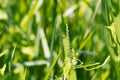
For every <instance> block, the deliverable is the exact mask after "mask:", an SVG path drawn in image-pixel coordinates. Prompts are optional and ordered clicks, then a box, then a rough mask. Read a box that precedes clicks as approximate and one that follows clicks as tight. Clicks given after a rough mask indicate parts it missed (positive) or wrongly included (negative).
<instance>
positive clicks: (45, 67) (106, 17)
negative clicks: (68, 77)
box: [0, 0, 120, 80]
mask: <svg viewBox="0 0 120 80" xmlns="http://www.w3.org/2000/svg"><path fill="white" fill-rule="evenodd" d="M119 2H120V1H119V0H0V80H43V79H44V77H45V76H46V75H47V74H48V72H49V70H50V68H51V66H53V65H54V66H53V68H52V70H51V71H50V74H51V75H49V76H51V77H49V78H48V79H49V80H63V75H64V74H63V68H64V64H65V63H64V59H65V57H66V54H65V50H66V48H65V47H64V43H63V39H64V38H65V37H66V24H68V27H69V37H70V39H69V41H70V44H71V45H70V46H71V47H72V48H73V49H74V50H75V52H77V53H79V55H78V57H77V58H78V59H80V60H81V61H83V62H84V64H94V63H96V62H99V63H100V64H102V63H103V62H104V61H105V59H106V57H107V56H109V55H111V54H110V52H111V51H110V50H113V52H114V54H118V53H119V51H118V52H117V50H119V45H118V47H117V48H116V47H114V46H112V47H111V48H109V47H107V45H108V46H109V45H110V46H111V45H114V44H112V42H111V44H109V43H107V42H109V41H110V40H111V41H113V40H112V38H110V37H111V36H112V35H111V32H110V30H109V31H108V34H109V36H107V35H105V33H106V31H105V29H106V27H107V26H110V25H111V23H113V22H114V17H116V16H117V15H118V14H119ZM118 23H119V20H118ZM117 29H119V28H117ZM118 32H119V31H118ZM110 35H111V36H110ZM117 36H119V35H117ZM66 44H67V43H66ZM116 45H117V43H116ZM108 48H109V49H108ZM58 54H60V57H59V58H58V60H57V61H56V62H54V61H55V60H56V57H57V55H58ZM118 58H119V57H118ZM54 63H55V64H54ZM75 72H76V79H77V80H120V77H119V76H120V64H119V60H118V61H115V60H114V59H112V58H111V57H110V59H109V60H108V61H107V62H106V64H105V65H104V66H102V67H101V68H99V69H95V70H92V71H86V70H84V69H83V68H78V69H75Z"/></svg>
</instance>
